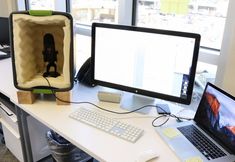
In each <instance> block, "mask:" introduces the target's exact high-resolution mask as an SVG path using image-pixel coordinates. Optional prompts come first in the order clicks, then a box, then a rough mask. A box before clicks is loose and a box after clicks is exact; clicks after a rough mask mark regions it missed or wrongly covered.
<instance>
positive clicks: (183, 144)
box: [168, 135, 204, 160]
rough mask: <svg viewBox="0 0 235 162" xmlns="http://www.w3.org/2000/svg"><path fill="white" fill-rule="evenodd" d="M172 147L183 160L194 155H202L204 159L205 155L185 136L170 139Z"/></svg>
mask: <svg viewBox="0 0 235 162" xmlns="http://www.w3.org/2000/svg"><path fill="white" fill-rule="evenodd" d="M168 143H169V146H170V147H171V149H172V150H173V151H174V152H175V153H176V154H177V156H179V157H180V158H181V159H182V160H187V159H190V158H192V157H200V158H201V159H204V156H203V155H202V154H201V153H200V152H199V151H198V150H197V149H196V148H195V147H194V146H193V145H192V144H191V143H190V142H189V141H188V140H187V139H186V138H185V137H184V136H183V135H179V136H178V137H176V138H174V139H171V140H170V141H168Z"/></svg>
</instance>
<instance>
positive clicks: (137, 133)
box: [69, 107, 144, 143]
mask: <svg viewBox="0 0 235 162" xmlns="http://www.w3.org/2000/svg"><path fill="white" fill-rule="evenodd" d="M69 116H70V117H71V118H73V119H75V120H78V121H81V122H83V123H85V124H88V125H91V126H93V127H95V128H98V129H100V130H102V131H104V132H107V133H109V134H112V135H114V136H116V137H119V138H122V139H125V140H127V141H129V142H133V143H134V142H136V141H137V140H138V139H139V138H140V137H141V135H142V134H143V132H144V130H142V129H139V128H137V127H134V126H132V125H130V124H125V123H123V122H120V121H118V120H115V119H112V118H110V117H107V116H105V115H103V114H101V113H98V112H96V111H93V110H88V109H86V108H82V107H79V109H78V110H77V111H75V112H73V113H71V114H70V115H69Z"/></svg>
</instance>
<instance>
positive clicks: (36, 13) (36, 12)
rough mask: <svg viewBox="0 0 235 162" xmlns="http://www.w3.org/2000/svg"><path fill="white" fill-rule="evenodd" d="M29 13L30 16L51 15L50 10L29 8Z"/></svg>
mask: <svg viewBox="0 0 235 162" xmlns="http://www.w3.org/2000/svg"><path fill="white" fill-rule="evenodd" d="M29 14H30V15H32V16H51V15H52V11H51V10H29Z"/></svg>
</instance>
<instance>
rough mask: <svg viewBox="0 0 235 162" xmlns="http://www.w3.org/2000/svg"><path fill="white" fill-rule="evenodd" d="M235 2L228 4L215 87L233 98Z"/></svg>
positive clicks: (234, 85) (234, 78)
mask: <svg viewBox="0 0 235 162" xmlns="http://www.w3.org/2000/svg"><path fill="white" fill-rule="evenodd" d="M234 15H235V1H234V0H233V1H230V2H229V8H228V16H227V20H226V25H225V31H224V38H223V42H222V46H221V54H220V59H219V64H218V71H217V76H216V82H215V83H216V85H218V86H219V87H221V88H223V89H225V90H226V91H228V92H229V93H231V94H232V95H234V96H235V19H234Z"/></svg>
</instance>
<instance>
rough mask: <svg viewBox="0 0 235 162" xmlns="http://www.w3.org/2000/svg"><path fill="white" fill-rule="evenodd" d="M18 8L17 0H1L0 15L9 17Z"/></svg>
mask: <svg viewBox="0 0 235 162" xmlns="http://www.w3.org/2000/svg"><path fill="white" fill-rule="evenodd" d="M16 9H17V7H16V0H0V17H8V16H9V15H10V13H11V12H12V11H16Z"/></svg>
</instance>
